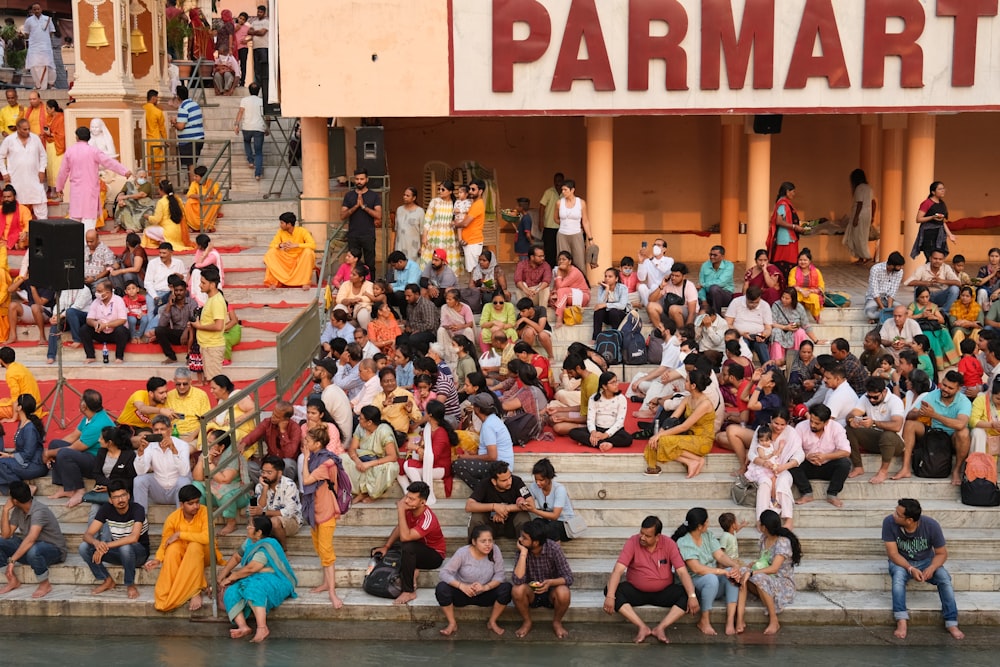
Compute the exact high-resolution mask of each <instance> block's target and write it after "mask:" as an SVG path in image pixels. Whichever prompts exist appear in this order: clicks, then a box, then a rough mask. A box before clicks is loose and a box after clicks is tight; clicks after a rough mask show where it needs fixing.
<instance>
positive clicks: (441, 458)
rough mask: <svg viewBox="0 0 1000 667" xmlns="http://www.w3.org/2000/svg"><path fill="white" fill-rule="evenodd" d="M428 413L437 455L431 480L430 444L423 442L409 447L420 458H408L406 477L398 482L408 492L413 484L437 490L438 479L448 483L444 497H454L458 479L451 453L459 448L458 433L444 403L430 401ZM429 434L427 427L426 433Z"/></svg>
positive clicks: (432, 447)
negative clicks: (428, 464) (454, 485)
mask: <svg viewBox="0 0 1000 667" xmlns="http://www.w3.org/2000/svg"><path fill="white" fill-rule="evenodd" d="M425 410H426V412H427V424H428V425H430V433H431V451H432V453H433V455H434V458H433V460H432V461H431V471H430V479H427V477H428V470H427V469H426V468H425V466H424V461H425V456H426V454H427V451H426V448H427V441H426V439H421V441H420V442H419V443H414V444H412V445H410V444H408V445H407V450H408V451H410V452H413V453H415V454H416V456H415V457H412V458H408V459H406V462H405V463H404V464H403V474H402V475H400V476H399V477H398V479H397V481H398V482H399V485H400V486H401V487H402V488H403V489H404V491H405V489H406V487H408V486H409V485H410V483H411V482H427V485H428V486H430V487H431V489H433V488H434V480H435V479H440V480H441V481H442V483H443V484H444V495H445V496H446V497H448V498H451V490H452V486H453V484H454V477H452V474H451V454H452V448H453V447H456V446H457V445H458V434H457V433H456V432H455V429H454V428H452V426H451V424H449V423H448V420H447V419H445V418H444V403H442V402H441V401H436V400H432V401H429V402H428V403H427V405H426V407H425ZM426 432H427V429H426V428H425V429H424V433H426ZM431 495H433V493H432V494H431Z"/></svg>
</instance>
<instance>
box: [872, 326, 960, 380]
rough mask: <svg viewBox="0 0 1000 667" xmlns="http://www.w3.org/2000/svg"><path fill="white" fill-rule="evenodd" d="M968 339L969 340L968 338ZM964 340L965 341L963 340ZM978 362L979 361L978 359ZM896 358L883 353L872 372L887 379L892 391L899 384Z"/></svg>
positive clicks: (873, 375) (877, 376)
mask: <svg viewBox="0 0 1000 667" xmlns="http://www.w3.org/2000/svg"><path fill="white" fill-rule="evenodd" d="M966 340H969V339H968V338H967V339H966ZM963 342H964V341H963ZM976 363H979V362H978V360H977V362H976ZM895 364H896V360H895V359H893V357H892V355H891V354H883V355H882V356H881V357H879V360H878V368H876V369H875V371H874V372H873V373H872V377H876V378H882V379H883V380H885V386H886V388H887V389H888V390H889V391H890V392H891V391H892V390H893V387H895V386H896V385H897V384H899V371H897V370H896V367H895Z"/></svg>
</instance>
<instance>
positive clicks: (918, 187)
mask: <svg viewBox="0 0 1000 667" xmlns="http://www.w3.org/2000/svg"><path fill="white" fill-rule="evenodd" d="M907 122H908V128H907V134H906V180H905V182H904V189H903V246H904V247H905V249H906V250H907V252H908V251H909V250H910V248H911V247H913V243H914V241H916V239H917V229H918V228H919V225H917V223H916V222H915V218H916V214H917V207H918V206H920V202H922V201H923V200H924V199H926V198H927V193H928V191H929V190H928V186H929V185H930V184H931V182H932V181H933V180H934V169H935V166H934V130H935V125H936V124H935V120H934V116H931V115H930V114H925V113H919V114H911V115H910V116H909V118H908V119H907ZM923 261H924V260H923V257H922V256H921V257H918V258H917V259H916V264H919V263H921V262H923ZM916 264H915V265H914V266H916ZM908 268H910V269H911V270H908V271H907V272H906V273H907V275H909V274H910V273H912V268H913V267H908Z"/></svg>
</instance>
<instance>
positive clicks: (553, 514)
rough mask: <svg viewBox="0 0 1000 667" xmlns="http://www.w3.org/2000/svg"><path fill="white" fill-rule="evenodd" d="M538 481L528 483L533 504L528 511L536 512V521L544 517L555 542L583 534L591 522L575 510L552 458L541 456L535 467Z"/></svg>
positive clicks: (532, 468)
mask: <svg viewBox="0 0 1000 667" xmlns="http://www.w3.org/2000/svg"><path fill="white" fill-rule="evenodd" d="M531 476H532V477H534V478H535V481H533V482H531V483H530V484H528V491H529V492H530V493H531V504H530V505H529V506H528V512H530V513H531V514H534V515H535V519H534V520H535V521H544V522H545V524H546V525H547V526H548V528H549V539H550V540H552V541H554V542H568V541H569V540H572V539H574V538H577V537H580V536H581V535H582V534H583V532H584V531H585V530H587V524H586V523H585V522H584V520H583V517H581V516H580V515H579V514H577V513H576V512H575V511H574V510H573V503H571V502H570V500H569V493H568V492H567V491H566V487H565V486H563V485H562V484H560V483H559V482H556V481H555V476H556V469H555V467H554V466H553V465H552V462H551V461H549V460H548V459H539V460H538V461H536V462H535V465H534V466H532V467H531Z"/></svg>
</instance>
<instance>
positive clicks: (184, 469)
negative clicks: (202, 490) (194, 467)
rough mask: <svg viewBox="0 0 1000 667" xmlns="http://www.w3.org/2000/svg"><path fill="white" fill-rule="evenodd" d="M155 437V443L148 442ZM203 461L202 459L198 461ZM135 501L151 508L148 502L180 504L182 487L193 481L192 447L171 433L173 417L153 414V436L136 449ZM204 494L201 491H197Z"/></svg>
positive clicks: (133, 485) (144, 440)
mask: <svg viewBox="0 0 1000 667" xmlns="http://www.w3.org/2000/svg"><path fill="white" fill-rule="evenodd" d="M149 440H152V442H149ZM199 463H200V461H199ZM132 465H133V466H134V467H135V474H136V478H135V480H133V482H132V487H133V500H134V501H135V502H136V503H138V504H140V505H142V506H143V508H145V509H146V510H149V501H150V500H152V501H153V502H154V503H159V504H161V505H174V506H178V505H179V504H180V503H181V502H183V501H181V500H178V495H177V494H178V493H179V492H180V490H181V487H183V486H185V485H187V484H190V483H191V448H190V446H189V445H188V443H187V442H185V441H184V440H181V439H180V438H175V437H173V436H172V435H170V417H167V416H166V415H157V416H155V417H153V434H152V438H150V437H149V436H148V435H147V436H146V437H145V438H142V440H141V441H140V444H139V448H138V451H137V452H136V456H135V461H134V462H133V464H132ZM198 495H199V497H201V494H198Z"/></svg>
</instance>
